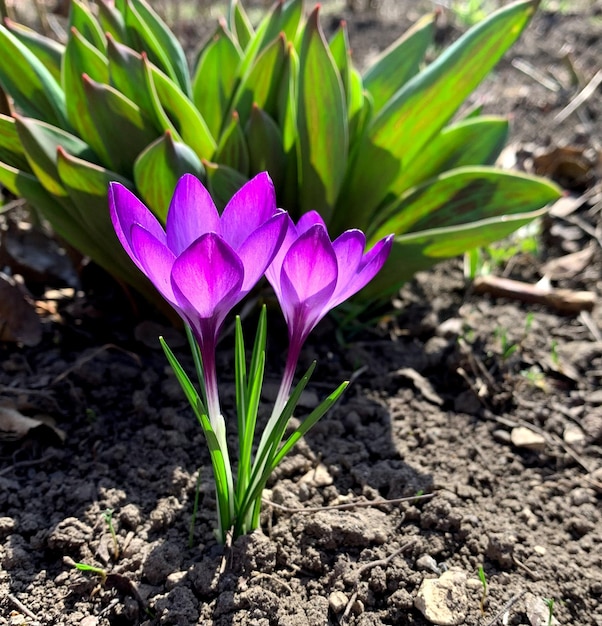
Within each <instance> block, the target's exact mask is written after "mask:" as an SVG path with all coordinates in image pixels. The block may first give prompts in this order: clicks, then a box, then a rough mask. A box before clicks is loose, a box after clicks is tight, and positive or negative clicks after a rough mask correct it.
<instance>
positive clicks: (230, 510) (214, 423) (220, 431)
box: [200, 341, 234, 540]
mask: <svg viewBox="0 0 602 626" xmlns="http://www.w3.org/2000/svg"><path fill="white" fill-rule="evenodd" d="M215 347H216V346H215V342H214V341H204V342H203V343H202V344H200V349H201V354H202V357H203V379H204V382H205V392H206V394H207V398H206V401H207V413H208V414H209V422H210V423H211V427H212V428H213V432H214V433H215V438H216V439H217V443H218V445H219V448H220V451H221V454H222V458H223V470H224V471H225V473H226V480H227V484H228V501H227V502H222V501H220V499H219V498H218V506H219V508H220V516H219V518H220V529H219V532H220V534H221V536H222V540H223V539H224V538H225V533H226V532H227V531H228V530H229V528H230V526H231V525H232V523H233V521H234V481H233V479H232V467H231V465H230V455H229V453H228V443H227V440H226V423H225V421H224V416H223V415H222V413H221V409H220V403H219V392H218V388H217V367H216V361H215ZM225 520H227V525H224V523H223V522H224V521H225Z"/></svg>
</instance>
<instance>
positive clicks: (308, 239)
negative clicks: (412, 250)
mask: <svg viewBox="0 0 602 626" xmlns="http://www.w3.org/2000/svg"><path fill="white" fill-rule="evenodd" d="M287 221H288V229H287V233H286V237H285V239H284V242H283V243H282V246H281V247H280V249H279V250H278V252H277V254H276V256H275V257H274V260H273V262H272V264H271V265H270V266H269V267H268V269H267V271H266V277H267V279H268V280H269V282H270V284H271V285H272V287H273V289H274V291H275V293H276V297H277V298H278V301H279V302H280V306H281V307H282V311H283V313H284V317H285V319H286V322H287V325H288V334H289V353H288V358H287V363H286V367H285V373H284V378H283V381H282V385H281V387H280V393H279V397H278V400H277V401H276V407H275V412H278V411H280V410H281V409H282V408H283V407H284V404H285V403H286V400H287V398H288V395H289V392H290V388H291V384H292V381H293V377H294V373H295V369H296V366H297V360H298V358H299V352H300V350H301V347H302V345H303V343H304V342H305V340H306V339H307V336H308V335H309V333H310V332H311V331H312V329H313V328H314V327H315V326H316V324H318V322H319V321H320V320H321V319H322V318H323V317H324V316H325V315H326V314H327V313H328V312H329V311H331V310H332V309H333V308H334V307H336V306H338V305H339V304H341V303H342V302H344V301H345V300H347V299H348V298H350V297H351V296H352V295H354V294H355V293H357V292H358V291H359V290H360V289H362V288H363V287H365V286H366V285H367V284H368V283H369V282H370V281H371V280H372V278H374V276H375V275H376V274H377V273H378V271H379V270H380V269H381V268H382V266H383V264H384V262H385V261H386V259H387V257H388V255H389V252H390V251H391V246H392V245H393V235H390V236H388V237H386V238H385V239H382V240H381V241H379V242H378V243H377V244H376V245H375V246H374V247H373V248H372V249H371V250H369V251H368V252H364V249H365V247H366V237H365V235H364V233H363V232H362V231H360V230H356V229H353V230H347V231H345V232H344V233H342V234H341V235H340V236H339V237H337V239H335V240H334V241H331V240H330V237H329V236H328V232H327V230H326V225H325V223H324V220H323V219H322V217H321V216H320V215H319V214H318V213H316V212H315V211H310V212H308V213H305V214H304V215H303V216H302V217H301V218H300V219H299V222H298V223H297V225H296V226H295V224H293V222H292V220H291V219H290V218H288V220H287Z"/></svg>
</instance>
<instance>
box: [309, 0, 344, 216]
mask: <svg viewBox="0 0 602 626" xmlns="http://www.w3.org/2000/svg"><path fill="white" fill-rule="evenodd" d="M299 64H300V67H299V91H298V94H297V96H298V108H297V116H298V118H297V124H298V130H299V143H298V148H299V152H298V160H299V161H298V162H299V199H300V207H301V211H302V212H306V211H310V210H316V211H318V212H319V213H320V214H321V215H322V216H323V217H324V219H325V220H326V221H328V219H329V218H330V215H331V213H332V210H333V208H334V204H335V202H336V199H337V196H338V194H339V190H340V188H341V184H342V182H343V176H344V174H345V169H346V166H347V150H348V134H347V133H348V129H347V107H346V105H345V95H344V93H343V86H342V84H341V78H340V76H339V73H338V71H337V69H336V66H335V64H334V61H333V59H332V56H331V54H330V51H329V50H328V46H327V45H326V41H325V40H324V35H323V33H322V31H321V29H320V25H319V22H318V8H316V9H315V10H314V11H313V13H312V14H311V16H310V17H309V20H308V22H307V25H306V27H305V32H304V35H303V41H302V44H301V53H300V55H299ZM316 85H319V86H320V88H319V89H316Z"/></svg>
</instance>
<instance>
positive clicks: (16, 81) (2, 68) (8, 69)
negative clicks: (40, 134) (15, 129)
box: [0, 25, 67, 128]
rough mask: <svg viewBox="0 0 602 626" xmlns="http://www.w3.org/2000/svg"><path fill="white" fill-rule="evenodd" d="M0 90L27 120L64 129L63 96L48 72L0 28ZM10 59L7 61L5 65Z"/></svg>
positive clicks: (32, 54) (19, 43)
mask: <svg viewBox="0 0 602 626" xmlns="http://www.w3.org/2000/svg"><path fill="white" fill-rule="evenodd" d="M0 49H1V50H2V53H3V58H4V61H3V62H2V63H0V87H2V89H3V90H4V91H5V92H6V93H8V94H10V95H11V97H12V98H13V100H14V101H15V104H16V105H17V107H18V108H19V109H20V110H21V111H23V112H24V113H25V115H29V116H31V117H37V118H38V119H43V120H45V121H47V122H48V123H50V124H54V125H55V126H61V127H63V128H64V127H65V126H67V114H66V111H65V97H64V94H63V92H62V91H61V88H60V86H59V84H58V83H57V81H56V80H55V79H54V78H53V76H52V73H51V72H50V71H49V70H47V69H46V67H45V66H44V64H43V63H42V62H41V61H40V60H39V59H38V58H37V57H36V55H35V54H34V52H32V51H30V50H29V49H28V48H27V46H25V44H23V43H21V42H20V41H19V40H18V39H17V38H16V37H15V36H14V35H13V34H12V33H10V32H9V31H8V30H7V29H6V28H5V27H4V26H2V25H0ZM8 59H10V62H8Z"/></svg>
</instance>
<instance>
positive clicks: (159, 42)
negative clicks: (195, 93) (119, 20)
mask: <svg viewBox="0 0 602 626" xmlns="http://www.w3.org/2000/svg"><path fill="white" fill-rule="evenodd" d="M126 25H127V28H128V32H129V33H130V36H131V39H132V40H134V41H136V42H137V45H138V49H139V51H140V52H142V51H145V52H146V53H147V54H148V56H149V59H150V60H151V61H152V62H153V63H154V64H155V65H157V66H159V67H160V68H161V69H162V70H163V71H164V72H165V73H166V74H167V75H168V76H169V77H170V78H171V79H172V80H173V81H174V82H175V83H176V84H177V85H178V86H179V88H180V89H182V91H183V92H184V93H185V94H186V95H190V92H191V90H190V75H189V73H188V64H187V62H186V55H185V54H184V50H183V49H182V46H181V45H180V43H179V42H178V40H177V39H176V38H175V36H174V35H173V33H172V32H171V31H170V30H169V28H168V27H167V25H166V24H165V22H163V20H162V19H161V18H160V17H159V16H158V15H157V13H155V11H154V10H153V9H152V8H151V6H150V5H149V4H148V3H147V2H145V1H144V0H130V1H129V3H128V7H127V12H126Z"/></svg>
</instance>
